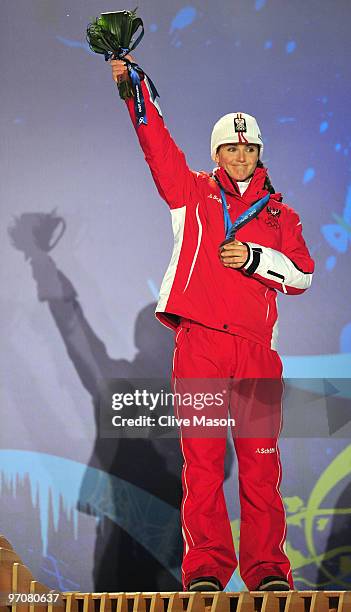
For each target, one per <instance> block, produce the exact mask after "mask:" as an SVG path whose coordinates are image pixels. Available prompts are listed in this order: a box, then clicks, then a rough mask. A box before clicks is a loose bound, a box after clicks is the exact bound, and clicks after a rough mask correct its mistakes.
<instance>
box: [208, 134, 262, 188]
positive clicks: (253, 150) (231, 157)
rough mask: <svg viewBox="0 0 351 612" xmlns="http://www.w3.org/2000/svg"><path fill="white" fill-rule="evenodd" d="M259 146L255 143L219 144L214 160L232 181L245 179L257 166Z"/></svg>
mask: <svg viewBox="0 0 351 612" xmlns="http://www.w3.org/2000/svg"><path fill="white" fill-rule="evenodd" d="M258 158H259V146H258V145H256V144H236V143H229V144H223V145H220V147H218V149H217V153H216V162H217V164H218V165H219V166H221V167H222V168H224V170H226V171H227V172H228V174H229V176H230V178H232V179H234V181H245V180H246V179H247V178H249V176H251V174H253V172H254V171H255V168H256V166H257V162H258Z"/></svg>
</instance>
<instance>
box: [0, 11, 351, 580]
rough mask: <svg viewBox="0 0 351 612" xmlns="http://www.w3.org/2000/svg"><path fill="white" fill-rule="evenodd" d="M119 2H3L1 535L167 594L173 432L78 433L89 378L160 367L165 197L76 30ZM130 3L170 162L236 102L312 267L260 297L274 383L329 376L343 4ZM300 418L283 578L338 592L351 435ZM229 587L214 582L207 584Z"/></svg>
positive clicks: (342, 319)
mask: <svg viewBox="0 0 351 612" xmlns="http://www.w3.org/2000/svg"><path fill="white" fill-rule="evenodd" d="M124 8H126V9H134V8H135V5H134V4H132V3H130V2H129V0H128V1H126V3H125V4H123V5H116V3H115V2H112V1H111V0H106V1H105V2H101V1H97V0H94V1H93V0H84V1H83V0H75V2H73V1H72V0H71V1H65V0H12V1H10V0H3V2H2V19H1V24H0V28H1V43H0V44H1V72H2V107H1V116H0V121H1V128H2V135H3V136H2V139H1V161H2V169H3V174H2V181H1V220H2V223H1V238H2V239H1V241H0V249H1V261H2V266H1V268H0V275H1V277H0V281H1V285H2V287H3V288H4V289H5V290H4V291H3V292H2V306H1V314H2V316H1V326H2V329H1V332H2V333H1V337H2V339H3V341H2V347H1V371H2V375H3V376H2V378H3V384H2V387H3V390H2V391H3V392H2V401H1V431H0V443H1V450H0V487H1V501H0V516H1V529H2V531H3V533H4V535H5V536H6V537H8V539H10V541H12V543H13V545H14V546H15V547H16V549H17V550H18V552H19V554H20V555H21V556H22V558H23V560H24V561H25V563H27V564H28V565H29V566H30V567H31V569H32V571H33V573H34V574H35V575H36V577H37V578H38V579H39V580H42V581H43V582H45V583H47V584H48V585H50V586H52V587H54V588H60V589H62V590H73V589H79V590H85V591H89V590H96V591H97V590H99V591H105V590H114V591H116V590H117V591H118V590H133V591H135V590H146V591H151V590H156V589H157V590H159V589H162V590H172V589H176V588H177V589H178V588H180V585H179V577H180V569H179V565H180V558H181V536H180V531H179V512H178V507H179V501H180V495H181V492H180V466H181V458H180V454H179V449H178V446H177V441H176V440H172V441H168V442H167V443H165V441H159V442H158V443H157V444H151V443H150V442H147V441H138V440H119V441H116V440H101V439H99V438H98V437H97V436H96V419H97V405H96V403H97V399H96V398H97V388H98V381H99V379H100V378H101V377H102V378H104V377H110V378H113V377H124V378H137V377H146V378H147V377H156V378H161V377H167V376H168V375H169V372H170V367H171V359H172V342H173V339H172V334H171V333H170V332H169V331H168V330H166V329H164V328H162V327H161V326H160V325H159V324H158V323H157V322H155V321H154V320H153V314H152V313H153V308H154V302H155V300H156V299H157V294H158V288H159V286H160V284H161V280H162V277H163V274H164V272H165V270H166V268H167V265H168V260H169V258H170V255H171V249H172V233H171V224H170V216H169V211H168V209H167V206H165V205H164V203H163V202H162V201H161V199H160V197H159V196H158V194H157V192H156V188H155V187H154V185H153V183H152V179H151V176H150V173H149V170H148V168H147V166H146V164H145V161H144V159H143V155H142V154H141V152H140V150H139V148H138V144H137V139H136V137H135V134H134V130H133V128H132V127H131V125H130V122H129V120H128V117H127V112H126V110H125V108H124V105H123V102H122V101H121V100H120V99H119V97H118V94H117V91H116V88H115V85H114V83H113V82H112V79H111V74H110V68H109V67H108V66H107V65H106V64H105V62H104V61H103V58H102V57H101V56H97V55H95V54H93V53H92V52H91V51H90V50H89V48H88V46H87V43H86V42H85V30H86V26H87V24H88V22H89V21H90V20H91V19H92V18H94V17H96V16H97V15H98V14H100V13H101V12H103V11H109V10H121V9H124ZM138 14H139V15H140V16H141V17H142V18H143V20H144V25H145V37H144V39H143V41H142V43H141V44H140V46H139V47H138V49H137V50H136V52H135V56H136V58H137V60H138V62H139V63H140V65H141V66H142V67H143V68H145V70H146V72H147V73H148V74H149V75H150V76H151V77H152V79H153V80H154V82H155V84H156V86H157V88H158V91H159V92H160V96H161V97H160V105H161V108H162V110H163V114H164V117H165V121H166V123H167V125H168V127H169V129H170V131H171V133H172V135H173V136H174V138H175V140H176V142H177V143H178V145H179V146H180V147H181V148H182V149H183V150H184V152H185V153H186V156H187V159H188V162H189V165H190V166H191V167H192V168H194V169H198V170H199V169H204V170H211V169H212V162H211V159H210V152H209V140H210V133H211V130H212V126H213V124H214V123H215V121H216V120H217V119H218V118H219V117H220V116H221V115H223V114H225V113H228V112H232V111H237V110H238V111H244V112H248V113H250V114H252V115H254V116H256V117H257V119H258V121H259V124H260V126H261V129H262V134H263V138H264V142H265V153H264V162H265V164H266V165H267V166H268V169H269V173H270V177H271V180H272V183H273V185H274V187H275V188H276V190H277V191H281V192H282V193H283V194H284V201H285V202H287V203H288V204H289V205H291V206H292V207H293V208H295V209H296V210H297V211H298V213H299V214H300V216H301V219H302V223H303V227H304V236H305V239H306V242H307V244H308V245H309V247H310V251H311V253H312V255H313V257H314V258H315V260H316V274H315V278H314V282H313V284H312V287H311V289H310V290H309V291H308V292H306V294H304V295H301V296H295V297H294V296H279V307H280V342H279V350H280V353H281V354H282V355H283V360H284V366H285V374H286V376H290V377H305V378H314V377H321V378H328V377H332V378H333V377H334V378H339V377H340V378H346V377H348V376H349V375H350V374H349V373H350V371H351V368H350V365H351V312H350V306H349V302H350V299H349V298H350V280H349V278H350V274H349V257H350V240H351V178H350V157H351V129H350V127H351V126H350V121H351V120H350V113H348V112H347V104H348V102H347V101H348V100H349V98H350V93H351V92H350V80H349V61H348V57H349V55H350V37H349V22H350V16H351V15H350V7H349V2H347V1H346V0H338V1H336V2H331V1H329V0H323V1H317V0H310V1H309V2H303V1H302V0H296V1H295V2H287V1H283V2H282V1H280V0H256V1H255V0H237V1H235V2H229V1H221V2H217V3H213V2H209V1H208V0H205V1H203V2H195V3H192V4H186V3H184V2H180V1H177V0H172V1H171V0H165V1H162V2H161V1H156V0H149V1H148V2H146V1H145V0H141V1H140V2H139V9H138ZM314 414H315V413H314ZM346 420H347V419H346ZM345 422H346V421H345ZM310 428H311V438H304V439H295V440H291V439H284V440H283V441H282V445H281V446H282V457H283V466H284V479H283V486H282V491H283V495H284V499H285V504H286V509H287V519H288V551H289V554H290V558H291V560H292V562H293V566H294V576H295V579H296V584H297V586H298V588H310V587H311V586H312V587H314V586H315V585H317V586H318V587H319V588H322V587H323V588H328V589H329V588H339V589H342V588H350V581H351V566H350V561H349V559H350V551H351V540H350V530H349V528H348V525H349V523H350V514H351V490H350V470H351V464H350V461H351V456H350V449H351V446H350V445H348V439H347V438H345V437H344V438H342V437H341V436H340V437H338V438H337V439H335V438H333V439H332V438H330V439H329V438H325V439H316V438H315V437H314V436H313V428H314V423H313V419H312V418H311V422H310ZM230 451H231V446H230V445H229V451H228V459H227V468H226V482H225V488H226V495H227V500H228V506H229V510H230V516H231V519H232V521H233V523H232V524H233V534H234V538H235V539H236V541H237V533H238V518H239V508H238V502H237V494H236V479H237V473H236V463H235V459H234V457H233V451H231V452H230ZM241 586H242V583H241V580H240V577H239V575H238V574H235V575H234V576H233V578H232V581H231V582H230V583H229V585H228V588H233V589H237V588H241Z"/></svg>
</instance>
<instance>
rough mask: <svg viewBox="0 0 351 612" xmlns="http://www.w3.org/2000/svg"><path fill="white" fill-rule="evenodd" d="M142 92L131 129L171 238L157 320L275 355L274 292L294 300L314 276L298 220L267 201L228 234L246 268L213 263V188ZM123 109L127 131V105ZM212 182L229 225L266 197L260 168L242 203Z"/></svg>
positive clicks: (218, 230) (217, 224) (216, 207)
mask: <svg viewBox="0 0 351 612" xmlns="http://www.w3.org/2000/svg"><path fill="white" fill-rule="evenodd" d="M142 88H143V93H144V98H145V105H146V112H147V125H140V126H138V128H136V133H137V136H138V138H139V142H140V145H141V147H142V149H143V151H144V154H145V159H146V161H147V163H148V165H149V167H150V170H151V173H152V176H153V179H154V181H155V184H156V187H157V189H158V191H159V193H160V195H161V197H162V198H163V199H164V200H165V201H166V202H167V204H168V205H169V207H170V210H171V215H172V225H173V233H174V248H173V253H172V257H171V261H170V263H169V266H168V269H167V271H166V274H165V276H164V279H163V282H162V285H161V289H160V296H159V301H158V304H157V308H156V316H157V318H158V319H159V320H160V321H161V322H162V323H164V324H165V325H166V326H168V327H171V328H173V329H175V328H176V326H177V325H178V321H179V317H185V318H187V319H193V320H195V321H198V322H199V323H202V324H203V325H206V326H208V327H211V328H215V329H219V330H224V331H226V332H228V333H233V334H238V335H240V336H243V337H245V338H248V339H249V340H253V341H255V342H259V343H261V344H263V345H265V346H267V347H270V348H272V349H276V343H277V318H278V315H277V306H276V293H277V290H278V291H282V292H283V293H287V294H297V293H302V292H303V291H305V290H306V289H307V288H308V287H309V286H310V284H311V280H312V273H313V270H314V262H313V260H312V259H311V257H310V254H309V252H308V249H307V247H306V244H305V241H304V239H303V236H302V226H301V222H300V220H299V217H298V215H297V214H296V212H295V211H294V210H293V209H292V208H290V207H288V206H287V205H286V204H283V203H282V202H281V195H280V194H273V195H271V197H270V201H269V203H268V206H267V207H266V208H264V210H263V211H262V212H261V213H260V214H259V216H258V217H257V218H255V219H253V220H252V221H250V222H249V223H248V224H247V225H245V226H244V227H243V228H242V229H240V230H239V231H238V232H237V234H236V238H237V239H238V240H240V241H241V242H245V243H246V244H247V246H248V248H249V257H248V260H247V262H246V264H245V265H244V267H243V268H241V269H240V270H235V269H232V268H225V267H224V266H223V264H222V263H221V262H220V260H219V257H218V247H219V244H220V243H221V242H222V241H223V240H224V239H225V232H224V219H223V208H222V203H221V194H220V188H219V186H218V184H217V182H216V181H215V180H214V178H213V176H212V175H209V174H208V173H206V172H194V171H192V170H190V169H189V168H188V166H187V163H186V159H185V156H184V154H183V152H182V151H181V150H180V149H179V148H178V147H177V145H176V144H175V142H174V141H173V139H172V137H171V136H170V134H169V132H168V130H167V128H166V127H165V125H164V122H163V119H162V115H161V111H160V109H159V107H158V105H157V104H156V103H155V102H153V101H152V99H151V97H150V93H149V87H148V81H147V78H146V77H145V80H144V81H143V82H142ZM127 106H128V109H129V112H130V115H131V118H132V120H133V123H134V125H135V112H134V103H133V100H131V99H129V100H128V101H127ZM215 174H216V177H217V178H218V180H219V181H220V183H221V185H222V186H223V188H224V190H225V193H226V199H227V205H228V209H229V214H230V217H231V221H232V222H233V221H235V219H236V218H237V217H238V216H239V215H240V214H241V213H242V212H244V211H245V210H246V209H247V208H248V207H249V206H250V205H251V204H253V203H254V202H255V201H256V200H258V199H259V198H261V197H263V196H264V195H266V194H267V193H268V192H267V190H265V189H264V182H265V178H266V170H265V169H264V168H256V170H255V173H254V175H253V177H252V179H251V182H250V184H249V186H248V188H247V190H246V191H245V192H244V194H243V196H241V195H240V192H239V189H238V187H237V185H236V183H235V181H231V180H230V179H229V177H228V175H227V173H226V172H225V170H224V169H223V168H217V169H216V170H215Z"/></svg>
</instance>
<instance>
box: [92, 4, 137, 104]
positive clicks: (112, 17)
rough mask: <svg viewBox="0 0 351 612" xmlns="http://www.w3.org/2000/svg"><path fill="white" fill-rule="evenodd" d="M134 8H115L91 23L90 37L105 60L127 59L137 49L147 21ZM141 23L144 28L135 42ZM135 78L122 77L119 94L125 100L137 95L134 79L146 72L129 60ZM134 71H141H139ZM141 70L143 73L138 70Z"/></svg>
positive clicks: (94, 47) (130, 70) (96, 51)
mask: <svg viewBox="0 0 351 612" xmlns="http://www.w3.org/2000/svg"><path fill="white" fill-rule="evenodd" d="M136 10H137V9H134V11H115V12H113V13H102V14H101V15H100V17H97V19H95V21H93V22H92V23H90V24H89V25H88V27H87V41H88V44H89V46H90V48H91V49H92V51H95V53H102V54H103V55H104V56H105V60H106V61H108V60H109V59H120V60H122V59H124V58H125V56H126V55H127V54H128V53H130V52H131V51H133V49H135V47H136V46H137V45H138V44H139V43H140V41H141V39H142V37H143V36H144V25H143V21H142V19H140V17H137V16H136ZM140 27H141V32H140V33H139V36H138V37H137V38H136V40H135V41H134V42H133V43H132V38H133V36H134V34H135V33H136V32H137V30H138V29H139V28H140ZM125 62H126V64H127V67H128V72H129V76H130V77H131V82H130V81H129V80H128V81H122V82H121V83H119V84H118V89H119V95H120V96H121V98H122V99H123V100H125V99H126V98H130V97H132V96H133V95H135V88H133V81H134V80H136V77H139V81H140V75H141V74H142V70H141V68H140V67H139V66H138V65H137V64H134V63H133V62H130V61H129V60H125ZM134 73H137V75H135V74H134ZM138 73H139V74H138Z"/></svg>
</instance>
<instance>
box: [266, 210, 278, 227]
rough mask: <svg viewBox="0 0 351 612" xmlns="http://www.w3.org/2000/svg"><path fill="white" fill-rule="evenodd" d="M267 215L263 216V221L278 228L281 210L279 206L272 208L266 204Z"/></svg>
mask: <svg viewBox="0 0 351 612" xmlns="http://www.w3.org/2000/svg"><path fill="white" fill-rule="evenodd" d="M266 210H267V217H266V218H265V222H266V223H267V225H270V226H271V227H273V228H274V229H279V216H280V213H281V212H282V211H281V209H280V208H272V207H271V206H267V209H266Z"/></svg>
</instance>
